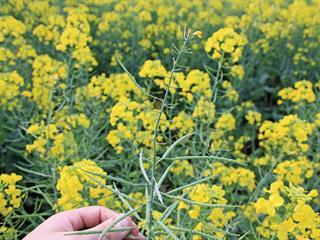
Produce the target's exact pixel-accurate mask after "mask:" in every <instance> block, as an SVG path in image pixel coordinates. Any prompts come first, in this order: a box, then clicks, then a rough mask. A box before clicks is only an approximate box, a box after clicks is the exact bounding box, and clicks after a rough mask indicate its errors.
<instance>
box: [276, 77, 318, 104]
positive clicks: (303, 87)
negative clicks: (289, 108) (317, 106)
mask: <svg viewBox="0 0 320 240" xmlns="http://www.w3.org/2000/svg"><path fill="white" fill-rule="evenodd" d="M278 96H279V97H280V98H281V99H280V100H279V101H278V104H282V103H283V102H285V101H291V102H293V103H300V102H304V101H305V102H307V103H313V102H314V101H315V100H316V95H315V93H314V91H313V85H312V83H311V82H310V81H308V80H301V81H298V82H296V83H295V84H294V88H292V87H288V88H283V89H281V90H280V91H279V93H278Z"/></svg>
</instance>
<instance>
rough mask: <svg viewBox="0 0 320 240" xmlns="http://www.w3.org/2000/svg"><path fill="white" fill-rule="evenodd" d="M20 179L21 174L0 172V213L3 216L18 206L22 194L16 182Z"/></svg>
mask: <svg viewBox="0 0 320 240" xmlns="http://www.w3.org/2000/svg"><path fill="white" fill-rule="evenodd" d="M21 179H22V176H20V175H17V174H15V173H12V174H0V215H2V216H4V217H5V216H7V215H8V214H10V213H11V212H12V211H13V210H14V209H17V208H19V207H20V205H21V203H22V197H23V194H22V192H21V189H19V188H17V186H16V184H17V182H19V181H21ZM0 232H1V231H0Z"/></svg>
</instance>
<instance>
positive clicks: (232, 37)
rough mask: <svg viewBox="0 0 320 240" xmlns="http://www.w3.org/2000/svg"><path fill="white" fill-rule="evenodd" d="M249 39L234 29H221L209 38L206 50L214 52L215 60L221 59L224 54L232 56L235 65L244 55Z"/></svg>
mask: <svg viewBox="0 0 320 240" xmlns="http://www.w3.org/2000/svg"><path fill="white" fill-rule="evenodd" d="M246 43H247V39H246V38H245V37H244V36H241V35H239V34H238V33H236V32H235V31H234V29H232V28H228V27H227V28H221V29H219V30H218V31H216V32H214V33H213V34H212V36H211V37H209V38H208V40H207V41H206V44H205V50H206V52H208V53H211V52H212V58H213V59H220V58H221V57H222V55H223V54H224V53H226V54H230V56H231V60H232V62H233V63H235V62H238V61H239V60H240V58H241V56H242V53H243V47H244V46H245V45H246Z"/></svg>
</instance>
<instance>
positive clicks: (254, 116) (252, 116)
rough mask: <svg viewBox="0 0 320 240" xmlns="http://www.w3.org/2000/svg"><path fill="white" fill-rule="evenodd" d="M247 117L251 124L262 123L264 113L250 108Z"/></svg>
mask: <svg viewBox="0 0 320 240" xmlns="http://www.w3.org/2000/svg"><path fill="white" fill-rule="evenodd" d="M245 118H246V120H247V121H248V123H249V124H250V125H260V123H261V120H262V115H261V113H259V112H256V111H252V110H249V111H248V112H247V114H246V116H245Z"/></svg>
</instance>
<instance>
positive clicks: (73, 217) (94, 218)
mask: <svg viewBox="0 0 320 240" xmlns="http://www.w3.org/2000/svg"><path fill="white" fill-rule="evenodd" d="M118 215H119V214H118V213H116V212H114V211H112V210H110V209H108V208H105V207H100V206H92V207H84V208H79V209H75V210H70V211H65V212H62V213H59V214H57V215H55V216H54V218H55V220H56V221H55V222H56V224H59V225H61V227H62V224H63V225H64V226H68V229H59V230H60V231H80V230H83V229H88V228H92V227H94V226H97V225H99V224H100V223H102V222H104V221H106V220H107V219H109V218H112V217H116V216H118Z"/></svg>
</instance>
